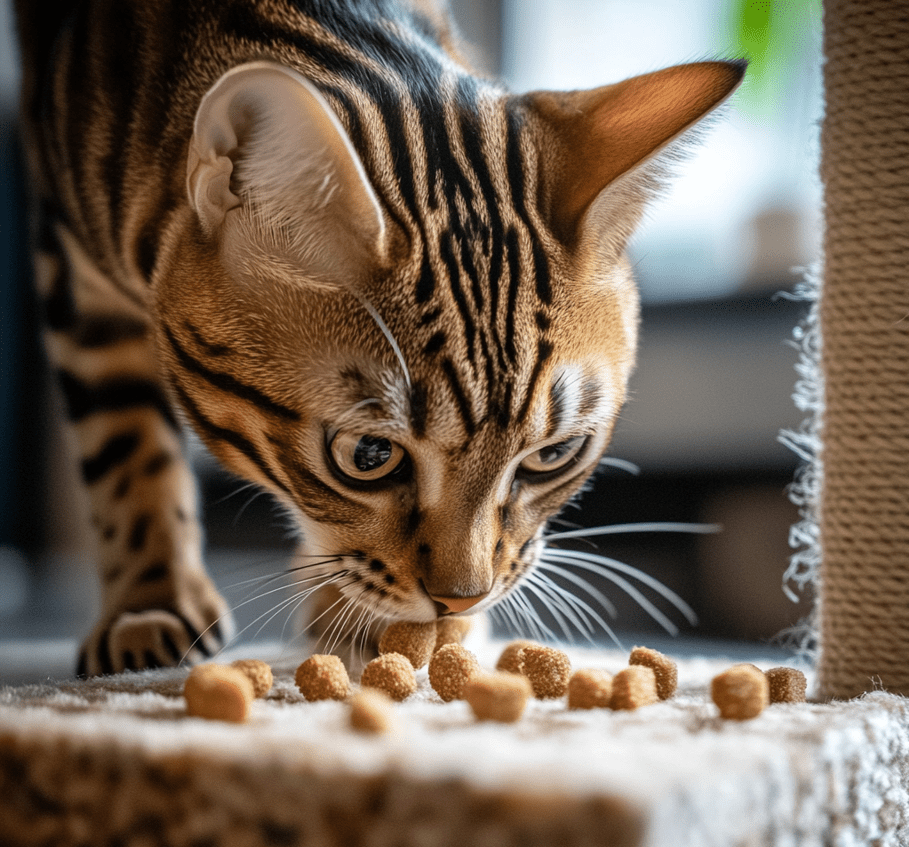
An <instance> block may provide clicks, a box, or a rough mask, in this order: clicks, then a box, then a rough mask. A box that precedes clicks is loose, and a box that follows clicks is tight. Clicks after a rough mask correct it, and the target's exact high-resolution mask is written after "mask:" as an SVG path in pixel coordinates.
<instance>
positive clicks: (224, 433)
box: [172, 380, 290, 494]
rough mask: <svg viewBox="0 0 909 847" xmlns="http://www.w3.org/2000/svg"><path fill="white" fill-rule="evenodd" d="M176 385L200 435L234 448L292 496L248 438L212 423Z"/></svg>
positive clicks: (175, 383) (268, 478)
mask: <svg viewBox="0 0 909 847" xmlns="http://www.w3.org/2000/svg"><path fill="white" fill-rule="evenodd" d="M172 382H173V385H174V390H175V391H176V392H177V395H178V397H179V398H180V403H181V405H182V406H183V408H184V409H185V410H186V413H187V414H188V415H189V417H190V419H191V420H192V422H193V424H194V425H195V427H196V429H197V430H199V434H200V435H202V436H203V437H204V438H207V439H208V440H209V441H213V442H219V441H223V442H224V443H225V444H229V445H230V446H231V447H233V448H234V450H236V451H237V452H238V453H242V454H243V455H244V456H246V458H247V459H249V461H250V462H252V463H253V464H254V465H255V466H256V467H257V468H258V469H259V470H260V471H261V472H262V475H263V476H264V477H265V478H266V479H267V480H269V481H270V482H271V483H272V484H273V485H275V487H277V488H280V489H281V490H282V491H284V492H286V493H287V494H290V489H289V488H288V487H287V486H286V485H285V484H284V483H283V482H281V480H279V479H278V478H277V477H276V476H275V475H274V474H273V473H272V471H271V468H269V466H268V463H267V462H266V461H265V459H264V458H263V457H262V454H261V453H260V452H259V451H258V449H257V448H256V445H255V444H253V443H252V442H251V441H249V440H248V439H247V438H244V437H243V436H242V435H240V433H238V432H234V431H233V430H232V429H227V428H226V427H222V426H218V425H217V424H215V423H212V421H210V420H209V419H208V418H206V417H205V415H203V414H202V411H201V410H200V409H199V407H198V406H197V405H196V404H195V403H194V402H193V401H192V399H191V398H190V396H189V395H188V394H187V393H186V392H185V391H184V390H183V389H182V388H181V387H180V386H179V385H178V384H177V381H176V380H172Z"/></svg>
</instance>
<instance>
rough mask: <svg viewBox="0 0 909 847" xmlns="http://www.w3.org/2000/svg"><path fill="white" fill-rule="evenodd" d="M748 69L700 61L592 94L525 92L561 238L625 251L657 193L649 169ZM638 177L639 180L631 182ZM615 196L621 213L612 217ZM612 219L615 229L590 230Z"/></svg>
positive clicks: (569, 242)
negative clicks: (592, 240) (594, 240)
mask: <svg viewBox="0 0 909 847" xmlns="http://www.w3.org/2000/svg"><path fill="white" fill-rule="evenodd" d="M744 73H745V62H738V61H737V62H699V63H696V64H690V65H680V66H677V67H672V68H666V69H665V70H661V71H656V72H655V73H650V74H645V75H643V76H638V77H634V78H632V79H628V80H625V81H624V82H619V83H616V84H614V85H607V86H603V87H602V88H595V89H592V90H589V91H572V92H547V91H542V92H533V93H530V94H527V95H524V98H523V99H524V101H525V103H526V105H527V106H528V107H529V108H530V109H531V110H532V111H533V112H534V113H535V114H536V116H537V117H538V119H539V120H540V121H541V123H542V127H543V132H544V134H545V136H546V145H545V146H546V149H547V151H548V156H547V157H546V159H545V160H544V162H543V173H541V175H540V179H541V181H542V183H543V190H544V196H545V198H546V206H547V211H548V214H549V217H550V224H551V226H552V228H553V231H554V232H555V234H556V236H557V237H558V238H559V239H560V240H561V241H562V242H563V243H564V244H566V245H568V246H577V245H578V244H579V243H580V242H581V241H583V240H584V238H585V237H586V236H588V235H592V236H596V237H604V236H605V237H608V238H610V239H611V240H612V241H613V242H614V244H613V246H614V247H615V248H616V249H623V248H624V242H625V241H626V240H627V238H628V237H629V236H630V234H631V232H630V230H631V229H633V227H634V226H635V225H636V224H637V221H638V219H639V217H640V215H641V213H642V212H643V208H644V205H645V203H646V200H647V199H649V194H650V193H652V182H653V180H652V175H650V174H647V168H646V167H644V166H645V165H646V164H647V163H648V162H651V161H653V160H654V158H655V157H657V156H658V154H659V153H660V152H661V151H663V150H665V149H666V148H667V147H668V146H669V145H671V144H672V142H673V141H675V140H676V139H678V138H679V137H680V136H681V135H683V134H684V133H685V132H686V131H687V130H688V129H690V128H691V127H692V126H694V124H696V123H697V122H698V121H700V120H701V119H702V118H703V117H705V116H706V115H707V114H709V113H710V112H711V111H713V110H714V109H715V108H716V107H717V106H719V105H720V104H721V103H722V102H723V101H724V100H725V99H726V98H727V97H729V95H730V94H732V92H733V91H734V90H735V89H736V87H737V86H738V85H739V83H740V82H741V81H742V77H743V76H744ZM635 174H638V175H639V176H640V177H641V179H640V180H639V184H638V185H634V184H629V178H630V177H631V178H633V177H634V175H635ZM633 181H634V180H633V179H632V180H631V182H632V183H633ZM648 184H649V185H650V190H648ZM610 189H612V192H610ZM610 193H613V194H615V199H616V200H619V201H620V202H621V203H622V204H623V209H622V214H620V215H615V216H613V215H610V214H609V209H608V195H609V194H610ZM629 204H631V205H632V208H628V205H629ZM598 207H600V208H598ZM613 217H614V218H615V222H616V223H617V225H618V226H617V230H616V231H612V232H598V233H597V232H590V230H591V229H594V230H597V229H602V228H603V227H598V226H596V225H597V223H598V222H599V223H604V222H605V221H604V220H603V219H604V218H605V219H610V218H613ZM620 220H621V221H624V222H625V225H624V226H622V225H621V222H620ZM606 228H607V229H609V227H606ZM624 230H627V231H624Z"/></svg>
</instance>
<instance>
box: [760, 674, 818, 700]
mask: <svg viewBox="0 0 909 847" xmlns="http://www.w3.org/2000/svg"><path fill="white" fill-rule="evenodd" d="M764 676H766V677H767V684H768V685H769V687H770V702H771V703H804V702H805V693H806V691H807V690H808V680H806V679H805V674H803V673H802V672H801V671H800V670H796V669H795V668H771V669H770V670H769V671H766V672H765V673H764Z"/></svg>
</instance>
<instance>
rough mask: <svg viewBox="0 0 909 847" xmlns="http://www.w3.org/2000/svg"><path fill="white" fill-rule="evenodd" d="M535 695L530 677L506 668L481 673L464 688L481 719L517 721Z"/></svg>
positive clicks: (465, 695) (465, 694) (478, 717)
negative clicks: (494, 671)
mask: <svg viewBox="0 0 909 847" xmlns="http://www.w3.org/2000/svg"><path fill="white" fill-rule="evenodd" d="M531 694H533V689H532V687H531V685H530V680H529V679H527V677H526V676H521V675H520V674H513V673H508V672H504V671H499V672H497V673H480V674H477V675H476V676H475V677H474V678H473V679H472V680H470V682H468V683H467V685H466V686H465V687H464V699H465V700H467V702H468V703H469V704H470V708H471V709H473V713H474V715H475V716H476V717H477V719H478V720H481V721H482V720H488V721H498V722H499V723H514V722H515V721H516V720H517V719H518V718H520V717H521V715H522V714H523V713H524V709H525V707H526V706H527V701H528V700H529V699H530V696H531Z"/></svg>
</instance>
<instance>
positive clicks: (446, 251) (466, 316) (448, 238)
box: [439, 230, 477, 364]
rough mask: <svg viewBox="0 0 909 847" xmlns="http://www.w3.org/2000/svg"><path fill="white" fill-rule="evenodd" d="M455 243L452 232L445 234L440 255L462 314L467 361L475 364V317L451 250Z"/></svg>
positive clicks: (441, 242) (442, 237) (440, 241)
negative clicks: (471, 311) (465, 294)
mask: <svg viewBox="0 0 909 847" xmlns="http://www.w3.org/2000/svg"><path fill="white" fill-rule="evenodd" d="M453 241H454V233H453V232H451V230H449V231H448V232H445V233H443V234H442V236H441V238H440V239H439V253H440V255H441V258H442V261H443V262H444V263H445V266H446V268H447V269H448V281H449V288H450V290H451V296H452V297H453V298H454V301H455V304H456V305H457V307H458V311H459V312H460V313H461V320H462V322H463V324H464V341H465V343H466V346H467V360H468V361H469V362H470V363H471V364H473V363H474V342H475V340H476V333H477V329H476V325H475V324H474V321H473V316H472V315H471V313H470V304H469V303H468V302H467V298H466V297H465V296H464V289H463V288H462V287H461V266H460V265H459V264H458V260H457V259H456V258H455V255H454V252H453V251H452V249H451V245H452V242H453Z"/></svg>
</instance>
